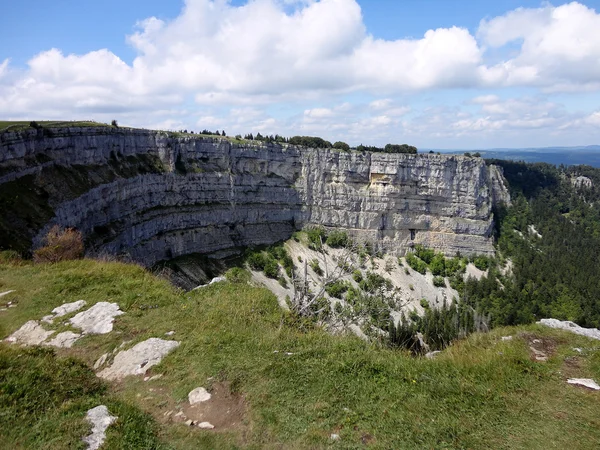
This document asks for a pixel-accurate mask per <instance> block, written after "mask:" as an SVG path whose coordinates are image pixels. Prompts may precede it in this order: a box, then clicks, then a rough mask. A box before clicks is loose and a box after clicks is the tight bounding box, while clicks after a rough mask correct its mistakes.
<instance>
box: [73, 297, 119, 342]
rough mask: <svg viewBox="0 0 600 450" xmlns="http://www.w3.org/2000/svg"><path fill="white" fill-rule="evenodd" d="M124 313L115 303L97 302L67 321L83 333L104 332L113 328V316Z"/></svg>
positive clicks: (108, 331)
mask: <svg viewBox="0 0 600 450" xmlns="http://www.w3.org/2000/svg"><path fill="white" fill-rule="evenodd" d="M121 314H125V313H124V312H123V311H121V310H120V309H119V305H117V304H116V303H108V302H98V303H96V304H95V305H94V306H92V307H91V308H90V309H88V310H86V311H83V312H80V313H78V314H77V315H75V316H74V317H72V318H71V319H70V320H69V322H70V323H71V325H73V326H74V327H76V328H79V329H80V330H82V331H83V334H106V333H110V332H111V331H112V329H113V322H114V320H115V317H117V316H120V315H121Z"/></svg>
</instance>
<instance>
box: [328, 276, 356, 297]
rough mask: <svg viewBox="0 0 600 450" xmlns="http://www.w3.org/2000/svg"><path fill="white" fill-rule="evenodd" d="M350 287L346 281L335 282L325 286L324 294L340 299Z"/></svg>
mask: <svg viewBox="0 0 600 450" xmlns="http://www.w3.org/2000/svg"><path fill="white" fill-rule="evenodd" d="M348 288H350V286H349V285H348V283H347V282H346V281H342V280H337V281H334V282H333V283H330V284H328V285H327V286H325V292H327V293H328V294H329V295H330V296H331V297H335V298H342V296H343V294H344V293H345V292H346V291H348Z"/></svg>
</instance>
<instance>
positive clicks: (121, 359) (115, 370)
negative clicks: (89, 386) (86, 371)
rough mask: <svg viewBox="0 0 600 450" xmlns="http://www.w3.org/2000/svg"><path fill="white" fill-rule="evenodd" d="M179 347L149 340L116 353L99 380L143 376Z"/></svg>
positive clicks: (176, 344) (154, 339)
mask: <svg viewBox="0 0 600 450" xmlns="http://www.w3.org/2000/svg"><path fill="white" fill-rule="evenodd" d="M177 347H179V342H177V341H165V340H163V339H159V338H150V339H147V340H145V341H143V342H140V343H139V344H136V345H134V346H133V347H132V348H130V349H129V350H123V351H120V352H119V353H117V355H116V356H115V359H114V361H113V363H112V365H111V366H110V367H107V368H106V369H104V370H102V371H101V372H99V373H98V376H99V377H100V378H104V379H107V380H120V379H122V378H124V377H126V376H129V375H144V374H145V373H146V371H147V370H148V369H150V368H151V367H153V366H155V365H157V364H158V363H159V362H161V360H162V359H163V357H164V356H165V355H167V354H168V353H170V352H171V351H172V350H174V349H176V348H177Z"/></svg>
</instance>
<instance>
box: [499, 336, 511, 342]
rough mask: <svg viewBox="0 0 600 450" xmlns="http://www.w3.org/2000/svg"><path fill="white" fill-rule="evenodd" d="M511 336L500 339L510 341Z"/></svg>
mask: <svg viewBox="0 0 600 450" xmlns="http://www.w3.org/2000/svg"><path fill="white" fill-rule="evenodd" d="M512 338H513V337H512V336H502V337H501V338H500V339H501V340H503V341H512Z"/></svg>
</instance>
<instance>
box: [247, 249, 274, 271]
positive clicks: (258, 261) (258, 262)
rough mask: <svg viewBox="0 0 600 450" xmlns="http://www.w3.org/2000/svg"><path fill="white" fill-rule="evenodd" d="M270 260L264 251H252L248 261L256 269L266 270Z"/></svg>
mask: <svg viewBox="0 0 600 450" xmlns="http://www.w3.org/2000/svg"><path fill="white" fill-rule="evenodd" d="M268 261H269V257H268V256H267V255H266V254H265V253H263V252H254V253H251V254H250V255H249V256H248V257H247V258H246V262H247V263H248V265H249V266H250V267H251V268H252V269H254V270H260V271H263V270H265V266H266V265H267V262H268Z"/></svg>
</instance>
